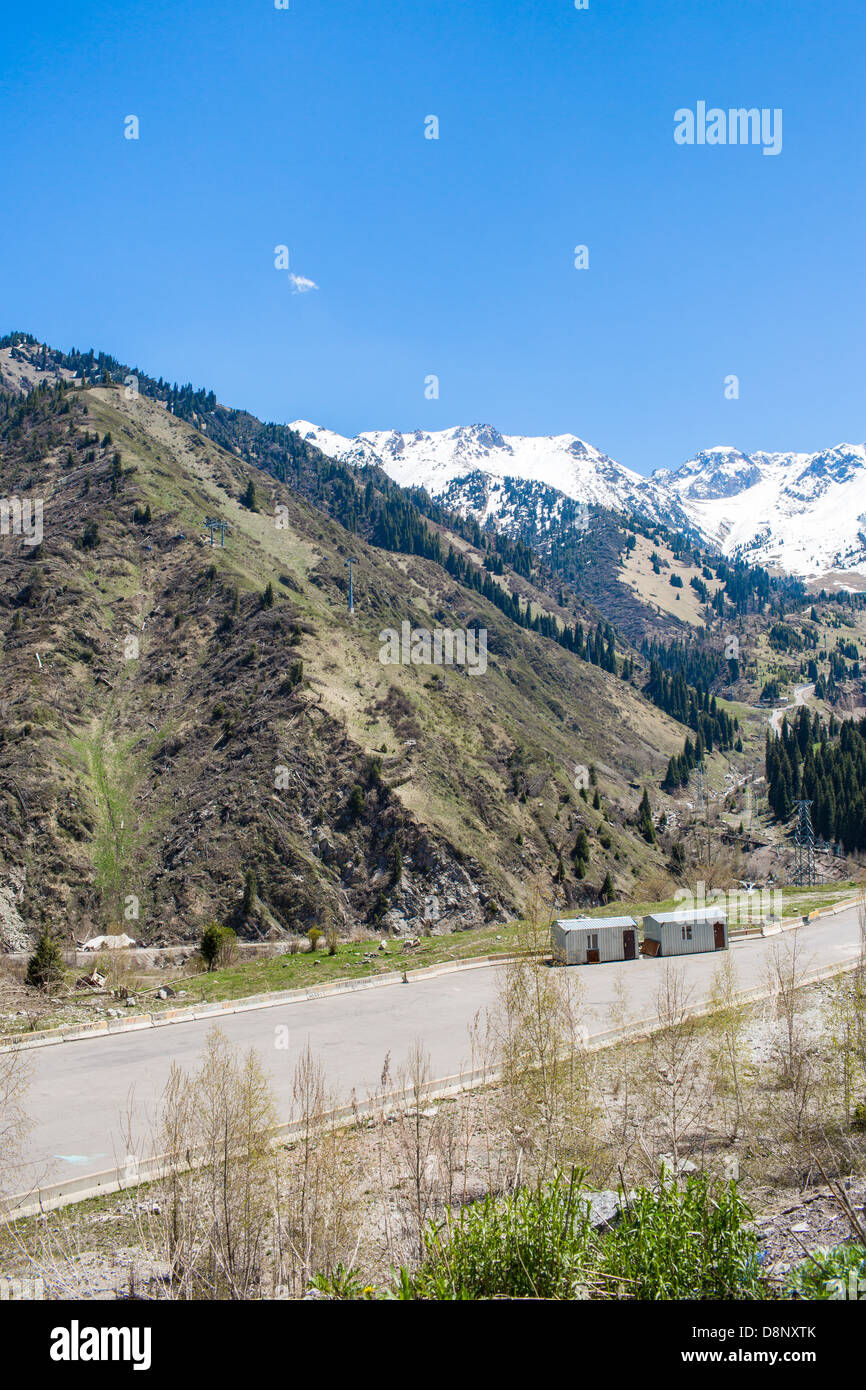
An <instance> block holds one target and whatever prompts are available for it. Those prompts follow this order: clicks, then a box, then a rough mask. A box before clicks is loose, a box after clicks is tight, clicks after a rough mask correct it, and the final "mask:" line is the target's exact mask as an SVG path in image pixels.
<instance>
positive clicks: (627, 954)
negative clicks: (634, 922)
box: [622, 930, 636, 960]
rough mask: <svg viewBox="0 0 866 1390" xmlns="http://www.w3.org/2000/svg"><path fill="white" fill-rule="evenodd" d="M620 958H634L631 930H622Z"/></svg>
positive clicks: (633, 939)
mask: <svg viewBox="0 0 866 1390" xmlns="http://www.w3.org/2000/svg"><path fill="white" fill-rule="evenodd" d="M622 958H623V960H635V959H636V948H635V934H634V931H633V930H629V931H624V932H623V934H622Z"/></svg>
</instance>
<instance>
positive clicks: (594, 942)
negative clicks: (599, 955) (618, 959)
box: [586, 931, 598, 951]
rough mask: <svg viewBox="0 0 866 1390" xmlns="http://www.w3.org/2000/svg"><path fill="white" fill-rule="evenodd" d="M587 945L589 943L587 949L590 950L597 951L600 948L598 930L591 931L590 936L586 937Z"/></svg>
mask: <svg viewBox="0 0 866 1390" xmlns="http://www.w3.org/2000/svg"><path fill="white" fill-rule="evenodd" d="M586 945H587V950H589V951H597V950H598V932H597V931H591V932H590V933H589V935H588V937H587V939H586Z"/></svg>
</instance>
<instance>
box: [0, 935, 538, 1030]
mask: <svg viewBox="0 0 866 1390" xmlns="http://www.w3.org/2000/svg"><path fill="white" fill-rule="evenodd" d="M515 958H516V953H515V952H514V951H503V952H501V953H500V954H498V955H491V956H469V957H468V958H467V959H466V960H460V961H443V962H442V963H441V964H438V965H423V966H420V967H419V968H418V969H417V970H408V969H407V970H405V971H404V970H401V971H399V972H396V971H395V972H390V973H389V974H387V975H372V976H359V977H358V978H355V979H351V980H334V981H333V982H331V983H329V984H325V985H307V986H306V987H302V988H300V989H286V990H278V991H274V992H273V993H270V994H247V995H244V996H243V997H242V998H240V999H227V1000H225V1001H217V1002H215V1003H213V1004H185V1005H181V1006H180V1007H179V1008H175V1009H161V1010H160V1011H159V1012H158V1013H154V1014H136V1015H135V1017H134V1018H110V1019H99V1020H98V1021H97V1022H94V1023H75V1024H66V1025H63V1026H62V1027H60V1028H46V1029H45V1030H44V1032H42V1033H18V1034H14V1033H13V1034H7V1035H6V1039H7V1040H6V1041H4V1042H2V1043H0V1052H16V1051H17V1052H22V1051H24V1050H25V1049H27V1048H31V1047H50V1046H52V1045H54V1044H56V1043H63V1042H82V1041H85V1040H86V1039H88V1038H93V1037H106V1036H109V1035H110V1036H114V1035H115V1034H117V1033H135V1032H139V1031H140V1030H141V1029H142V1028H166V1027H169V1026H170V1025H171V1024H174V1023H200V1022H203V1021H204V1020H205V1019H210V1018H225V1017H227V1016H228V1015H229V1014H240V1013H246V1012H248V1011H250V1010H252V1009H271V1008H276V1007H277V1006H278V1005H280V1004H301V1003H305V1002H307V1001H309V1000H315V999H328V998H330V996H331V995H334V994H354V993H355V992H356V991H358V990H364V989H378V988H380V987H382V986H384V985H395V984H402V983H403V977H404V975H405V977H406V980H407V982H408V983H410V984H411V983H412V981H414V980H427V979H433V978H435V977H436V976H437V975H450V974H452V973H454V972H457V971H462V970H478V969H482V968H483V967H484V966H488V965H497V964H504V963H506V962H507V961H509V960H514V959H515Z"/></svg>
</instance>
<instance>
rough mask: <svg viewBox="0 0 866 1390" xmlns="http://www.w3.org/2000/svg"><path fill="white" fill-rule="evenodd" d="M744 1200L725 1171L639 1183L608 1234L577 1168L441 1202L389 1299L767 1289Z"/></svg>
mask: <svg viewBox="0 0 866 1390" xmlns="http://www.w3.org/2000/svg"><path fill="white" fill-rule="evenodd" d="M750 1217H751V1212H750V1211H749V1209H748V1207H747V1206H746V1204H745V1202H743V1201H742V1200H741V1199H740V1197H739V1196H738V1194H737V1190H736V1187H735V1185H734V1184H733V1183H731V1184H730V1185H728V1186H725V1187H720V1186H717V1185H715V1184H712V1183H711V1182H710V1180H709V1179H708V1178H706V1177H705V1176H703V1175H699V1176H696V1177H690V1178H689V1179H688V1180H687V1182H686V1185H685V1187H683V1188H680V1187H678V1186H677V1185H676V1184H675V1183H673V1182H672V1183H670V1184H669V1185H665V1184H663V1185H662V1186H661V1187H660V1188H657V1189H647V1188H644V1189H640V1190H639V1191H638V1192H636V1193H635V1194H633V1195H632V1196H631V1197H630V1198H629V1199H628V1200H627V1201H624V1202H623V1209H622V1213H621V1216H620V1218H619V1221H618V1222H617V1224H616V1225H615V1226H613V1227H612V1228H611V1229H609V1230H608V1231H607V1232H606V1233H605V1234H603V1235H599V1234H596V1233H594V1232H593V1230H592V1226H591V1223H590V1208H589V1202H588V1200H587V1194H586V1191H585V1189H584V1188H583V1187H582V1186H581V1183H580V1180H579V1177H578V1175H577V1174H572V1177H571V1180H570V1181H567V1180H566V1179H564V1178H563V1177H562V1176H561V1175H560V1176H558V1177H557V1178H556V1179H555V1180H554V1181H553V1182H552V1183H549V1184H547V1185H546V1186H544V1187H539V1188H530V1189H525V1190H522V1191H520V1192H517V1193H515V1194H514V1195H512V1196H508V1197H502V1198H494V1197H492V1196H487V1197H486V1198H485V1199H484V1200H483V1201H481V1202H476V1203H473V1204H472V1205H470V1206H466V1207H463V1208H462V1210H461V1211H460V1212H459V1213H458V1214H456V1215H454V1214H452V1213H450V1212H449V1213H448V1215H447V1216H446V1219H445V1221H444V1223H442V1224H439V1225H437V1224H434V1223H431V1225H430V1226H429V1227H428V1229H427V1233H426V1235H425V1246H426V1257H425V1259H424V1262H423V1264H422V1265H421V1267H420V1269H418V1270H417V1271H416V1272H415V1273H412V1272H410V1271H409V1270H406V1269H401V1270H400V1272H399V1274H398V1276H397V1280H396V1283H395V1286H394V1289H393V1291H392V1296H394V1297H396V1298H398V1299H401V1300H402V1299H407V1300H408V1299H432V1300H446V1301H447V1300H452V1299H453V1300H462V1299H483V1298H491V1297H494V1296H495V1295H505V1296H507V1297H510V1298H551V1299H574V1298H579V1297H581V1296H584V1297H594V1298H636V1299H649V1300H656V1299H734V1298H752V1299H754V1298H763V1297H765V1296H766V1291H765V1288H764V1284H763V1282H762V1280H761V1275H760V1263H759V1260H758V1255H757V1237H756V1235H755V1233H754V1231H751V1230H747V1229H744V1226H743V1222H744V1221H746V1220H748V1219H749V1218H750Z"/></svg>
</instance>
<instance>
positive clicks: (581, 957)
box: [552, 924, 637, 965]
mask: <svg viewBox="0 0 866 1390" xmlns="http://www.w3.org/2000/svg"><path fill="white" fill-rule="evenodd" d="M626 930H629V929H628V928H625V927H599V928H598V929H597V935H598V960H599V964H603V963H604V962H606V961H611V960H625V954H624V949H623V932H624V931H626ZM631 930H633V931H634V934H635V946H636V945H637V928H636V927H634V928H631ZM552 937H553V940H552V947H553V954H554V956H555V957H556V959H557V960H560V961H563V962H564V963H565V964H566V965H586V952H587V945H588V939H589V933H588V932H585V931H566V930H565V929H564V928H563V927H560V926H559V925H558V924H554V927H553V933H552Z"/></svg>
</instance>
